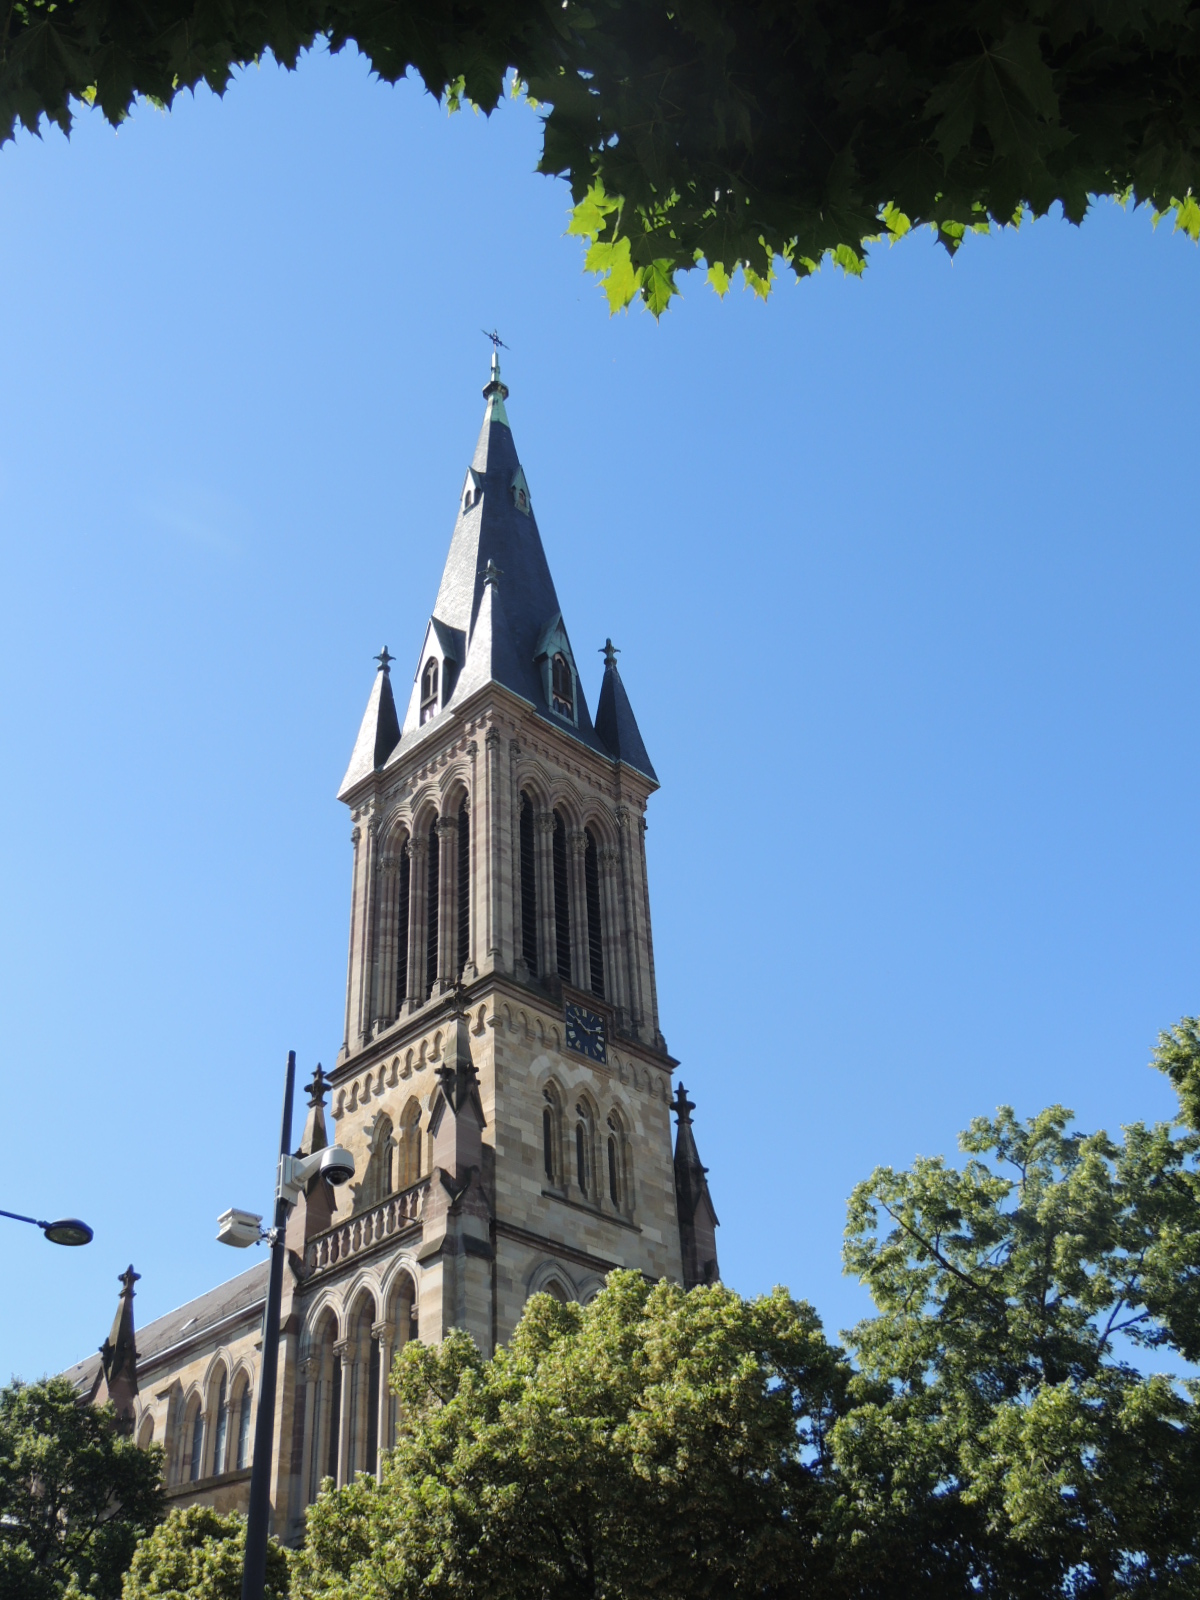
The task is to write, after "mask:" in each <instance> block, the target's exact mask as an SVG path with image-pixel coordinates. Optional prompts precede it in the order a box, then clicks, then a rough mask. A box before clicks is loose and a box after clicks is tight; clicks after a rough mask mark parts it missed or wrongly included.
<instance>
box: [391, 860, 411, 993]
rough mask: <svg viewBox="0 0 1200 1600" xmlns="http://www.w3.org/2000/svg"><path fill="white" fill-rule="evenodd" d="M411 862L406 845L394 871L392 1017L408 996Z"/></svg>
mask: <svg viewBox="0 0 1200 1600" xmlns="http://www.w3.org/2000/svg"><path fill="white" fill-rule="evenodd" d="M411 880H412V860H411V858H410V856H409V853H408V845H407V843H406V844H404V845H403V847H402V848H401V851H400V862H399V865H398V867H397V869H396V1003H395V1005H394V1006H393V1008H392V1015H393V1016H394V1017H398V1016H399V1015H400V1008H401V1007H402V1006H403V1004H404V1001H405V998H406V997H407V995H408V897H409V894H410V893H411V891H412V881H411Z"/></svg>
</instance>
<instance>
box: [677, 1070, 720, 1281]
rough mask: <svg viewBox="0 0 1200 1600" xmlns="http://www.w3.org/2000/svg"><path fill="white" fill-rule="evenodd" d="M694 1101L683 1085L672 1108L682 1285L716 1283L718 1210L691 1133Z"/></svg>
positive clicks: (717, 1272)
mask: <svg viewBox="0 0 1200 1600" xmlns="http://www.w3.org/2000/svg"><path fill="white" fill-rule="evenodd" d="M695 1109H696V1106H695V1103H694V1101H691V1100H689V1099H688V1097H687V1091H686V1090H685V1089H684V1087H683V1084H682V1083H681V1084H679V1086H678V1088H677V1089H676V1091H675V1101H674V1110H675V1115H676V1117H677V1118H678V1132H677V1133H676V1137H675V1202H676V1205H677V1207H678V1211H679V1245H680V1250H681V1253H682V1255H683V1286H684V1288H685V1289H692V1288H694V1287H695V1286H696V1284H698V1283H716V1282H717V1280H718V1278H719V1277H720V1269H719V1267H718V1266H717V1234H716V1230H717V1227H718V1226H719V1224H718V1222H717V1213H716V1211H715V1210H714V1208H713V1203H712V1196H711V1195H710V1194H709V1192H708V1178H707V1176H706V1174H707V1172H708V1168H707V1167H706V1166H705V1165H704V1164H703V1163H702V1162H701V1160H700V1152H699V1151H698V1150H697V1149H696V1139H695V1135H694V1134H693V1133H692V1112H693V1111H694V1110H695Z"/></svg>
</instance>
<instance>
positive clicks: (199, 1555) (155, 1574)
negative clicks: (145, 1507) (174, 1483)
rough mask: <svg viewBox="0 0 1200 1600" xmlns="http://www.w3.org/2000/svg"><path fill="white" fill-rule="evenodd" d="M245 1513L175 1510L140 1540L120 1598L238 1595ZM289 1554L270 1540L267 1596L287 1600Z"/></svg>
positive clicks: (205, 1599) (230, 1598)
mask: <svg viewBox="0 0 1200 1600" xmlns="http://www.w3.org/2000/svg"><path fill="white" fill-rule="evenodd" d="M245 1559H246V1519H245V1518H244V1517H242V1516H238V1515H237V1514H236V1513H228V1514H223V1513H221V1512H219V1511H214V1510H213V1509H212V1508H211V1507H210V1506H186V1507H183V1508H176V1509H175V1510H173V1511H171V1512H170V1513H169V1514H168V1516H167V1519H166V1521H165V1522H163V1523H162V1524H160V1526H159V1527H157V1528H155V1530H154V1532H153V1533H151V1534H150V1535H148V1537H146V1538H145V1539H143V1540H142V1542H141V1543H140V1544H139V1545H138V1547H137V1550H136V1551H135V1552H134V1556H133V1561H132V1562H131V1564H130V1567H129V1571H128V1572H127V1573H126V1574H125V1587H124V1589H123V1590H122V1600H240V1596H241V1593H242V1565H243V1563H244V1561H245ZM287 1593H288V1558H287V1555H286V1553H285V1551H284V1550H283V1549H282V1548H281V1546H280V1545H279V1543H278V1541H277V1540H275V1539H271V1540H270V1541H269V1542H268V1544H267V1587H266V1596H267V1600H287Z"/></svg>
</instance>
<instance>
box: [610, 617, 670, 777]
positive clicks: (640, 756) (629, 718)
mask: <svg viewBox="0 0 1200 1600" xmlns="http://www.w3.org/2000/svg"><path fill="white" fill-rule="evenodd" d="M601 654H602V655H603V656H604V682H603V683H602V684H601V686H600V703H599V704H598V705H597V707H596V732H597V733H598V734H599V735H600V737H601V739H603V740H604V743H605V746H606V747H607V749H608V752H609V754H610V755H612V756H615V757H616V759H617V760H618V761H624V762H625V763H626V764H627V765H628V766H631V767H636V768H637V770H638V771H639V772H643V773H645V775H646V777H647V778H650V779H651V780H652V781H653V782H654V783H657V782H658V774H657V773H656V772H655V770H654V768H653V767H652V766H651V765H650V757H649V756H648V755H647V754H646V746H645V745H644V744H643V743H642V735H641V731H640V730H639V728H638V725H637V718H636V717H635V716H634V714H633V707H632V706H631V705H630V704H629V696H628V695H627V694H626V692H625V685H624V684H623V683H622V682H621V674H620V673H619V672H618V671H617V656H618V655H619V654H620V652H619V651H618V650H617V649H616V647H615V646H614V644H613V642H612V640H611V639H606V640H605V641H604V648H603V650H602V651H601Z"/></svg>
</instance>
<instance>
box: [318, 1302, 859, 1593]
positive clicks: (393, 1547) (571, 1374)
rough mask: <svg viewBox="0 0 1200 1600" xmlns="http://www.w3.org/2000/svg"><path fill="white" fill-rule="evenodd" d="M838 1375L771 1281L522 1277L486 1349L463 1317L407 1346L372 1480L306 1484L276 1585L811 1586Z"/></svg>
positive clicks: (728, 1589) (353, 1589) (400, 1589)
mask: <svg viewBox="0 0 1200 1600" xmlns="http://www.w3.org/2000/svg"><path fill="white" fill-rule="evenodd" d="M844 1381H845V1373H844V1369H843V1367H842V1365H841V1362H840V1360H839V1357H838V1353H837V1352H836V1351H835V1350H832V1349H831V1348H830V1346H829V1345H828V1344H827V1343H826V1341H825V1339H824V1337H823V1335H822V1334H821V1331H820V1327H819V1324H818V1323H817V1320H816V1317H815V1316H814V1314H813V1312H812V1311H811V1310H810V1308H809V1307H807V1306H804V1305H798V1304H796V1303H795V1302H794V1301H792V1300H790V1299H789V1298H788V1296H787V1295H786V1294H785V1293H784V1292H783V1291H782V1290H776V1291H775V1293H774V1294H772V1295H770V1296H768V1297H766V1298H765V1299H762V1300H757V1301H753V1302H746V1301H744V1300H741V1299H740V1298H739V1297H738V1296H737V1295H735V1294H733V1293H732V1292H731V1291H729V1290H728V1289H724V1288H720V1287H715V1288H704V1289H695V1290H693V1291H692V1292H691V1293H690V1294H685V1293H684V1292H683V1290H682V1289H680V1288H679V1287H678V1286H677V1285H674V1284H669V1283H660V1284H658V1285H657V1286H656V1287H655V1288H653V1289H651V1288H649V1287H648V1286H647V1285H646V1283H645V1282H644V1281H643V1279H642V1278H641V1276H640V1275H639V1274H636V1273H632V1272H616V1273H613V1274H612V1275H611V1276H610V1277H609V1279H608V1283H607V1286H606V1288H605V1289H604V1290H603V1291H602V1292H601V1294H600V1295H598V1296H597V1298H596V1299H595V1300H594V1301H593V1302H592V1303H591V1304H590V1305H589V1306H587V1307H580V1306H576V1305H570V1306H564V1305H561V1304H559V1303H558V1302H557V1301H555V1300H553V1299H551V1298H550V1297H549V1296H547V1295H536V1296H534V1297H533V1299H532V1300H531V1301H530V1302H529V1306H528V1308H527V1310H526V1313H525V1316H524V1318H523V1320H522V1322H521V1325H520V1327H519V1328H518V1330H517V1332H516V1334H515V1336H514V1338H513V1341H512V1343H511V1345H510V1346H509V1347H508V1348H507V1349H501V1350H499V1351H497V1352H496V1355H495V1356H494V1358H493V1359H492V1360H490V1361H485V1360H484V1359H483V1358H482V1357H481V1356H480V1355H479V1353H478V1351H477V1350H476V1349H475V1346H474V1345H473V1344H472V1343H471V1341H470V1339H469V1338H468V1337H467V1336H466V1335H465V1334H458V1333H455V1334H451V1335H450V1336H449V1337H448V1338H447V1339H446V1340H445V1342H444V1343H443V1344H442V1345H440V1346H438V1347H436V1348H427V1347H424V1346H420V1345H416V1344H410V1345H408V1346H407V1347H406V1349H405V1351H404V1354H403V1356H402V1357H401V1358H400V1360H399V1361H398V1363H397V1367H396V1373H395V1377H394V1380H393V1386H394V1388H395V1390H396V1393H397V1395H398V1397H399V1402H400V1410H401V1415H402V1416H403V1418H404V1419H405V1420H404V1426H403V1428H402V1430H401V1436H400V1439H399V1442H398V1444H397V1446H396V1448H395V1450H394V1451H393V1452H392V1453H391V1454H390V1456H389V1457H388V1458H387V1464H386V1466H385V1468H384V1472H383V1481H382V1484H381V1485H378V1486H377V1485H376V1483H375V1481H374V1480H373V1479H371V1478H367V1477H360V1478H359V1479H358V1480H357V1481H356V1482H355V1483H354V1484H353V1485H351V1486H348V1487H346V1488H344V1489H341V1490H335V1489H334V1488H333V1487H332V1485H331V1484H327V1485H326V1486H325V1487H324V1489H323V1490H322V1493H321V1496H320V1499H319V1500H318V1501H317V1503H316V1504H315V1505H314V1506H313V1507H311V1508H310V1510H309V1513H308V1530H307V1536H306V1543H305V1547H304V1550H303V1551H302V1552H301V1554H300V1556H299V1557H298V1561H297V1572H296V1577H295V1587H294V1593H295V1594H296V1595H297V1596H298V1597H300V1600H351V1597H352V1596H353V1597H354V1600H383V1597H385V1596H386V1597H388V1600H400V1597H405V1600H408V1597H412V1600H417V1597H418V1596H419V1597H421V1600H534V1597H537V1596H549V1595H553V1596H555V1597H561V1600H574V1597H579V1600H584V1597H587V1600H592V1597H596V1596H613V1597H616V1596H620V1597H622V1600H636V1597H640V1596H650V1595H654V1596H658V1597H662V1600H670V1597H673V1596H679V1597H680V1600H683V1597H684V1596H687V1597H688V1600H697V1597H703V1596H714V1597H715V1596H722V1597H725V1596H728V1597H734V1596H741V1595H762V1594H766V1593H770V1594H772V1595H776V1596H778V1597H780V1600H785V1597H787V1596H791V1595H796V1596H798V1595H801V1594H809V1593H812V1592H814V1591H815V1590H816V1589H818V1588H819V1587H820V1582H821V1579H822V1577H823V1575H824V1568H825V1566H826V1565H827V1563H826V1561H825V1555H824V1551H823V1548H822V1546H821V1542H820V1538H819V1531H820V1527H821V1524H822V1522H823V1520H824V1518H825V1516H826V1513H827V1509H828V1508H827V1500H828V1490H827V1486H826V1481H825V1474H824V1471H823V1467H822V1463H823V1461H824V1460H825V1457H826V1455H827V1450H828V1435H829V1429H830V1426H831V1424H832V1422H833V1420H834V1417H835V1415H836V1410H837V1406H838V1397H839V1395H840V1393H841V1391H842V1389H843V1387H844Z"/></svg>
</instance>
